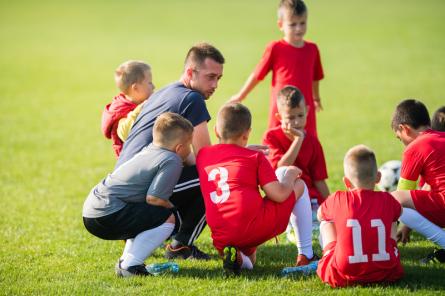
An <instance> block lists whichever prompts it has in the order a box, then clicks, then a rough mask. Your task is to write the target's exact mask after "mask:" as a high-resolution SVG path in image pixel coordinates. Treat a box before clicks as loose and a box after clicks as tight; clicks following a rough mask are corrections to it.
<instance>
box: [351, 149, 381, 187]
mask: <svg viewBox="0 0 445 296" xmlns="http://www.w3.org/2000/svg"><path fill="white" fill-rule="evenodd" d="M343 166H344V171H345V176H346V177H347V178H349V179H350V180H351V182H353V183H354V185H356V186H359V185H363V184H373V183H374V182H375V180H376V177H377V161H376V158H375V154H374V151H372V150H371V149H370V148H369V147H367V146H365V145H357V146H354V147H352V148H351V149H349V150H348V152H346V155H345V158H344V161H343Z"/></svg>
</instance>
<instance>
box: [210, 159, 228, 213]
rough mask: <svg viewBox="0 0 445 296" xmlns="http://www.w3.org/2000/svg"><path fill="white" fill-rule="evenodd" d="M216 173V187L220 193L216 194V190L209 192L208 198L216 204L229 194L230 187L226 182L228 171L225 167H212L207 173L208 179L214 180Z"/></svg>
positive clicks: (225, 198)
mask: <svg viewBox="0 0 445 296" xmlns="http://www.w3.org/2000/svg"><path fill="white" fill-rule="evenodd" d="M218 175H219V181H218V184H217V186H218V189H219V190H220V191H221V194H220V195H218V192H216V191H213V192H210V199H211V200H212V201H213V202H214V203H216V204H218V203H223V202H225V201H226V200H227V199H228V198H229V196H230V188H229V184H227V179H228V177H229V172H228V171H227V169H226V168H223V167H217V168H214V169H213V170H211V171H210V173H209V181H215V180H216V176H218Z"/></svg>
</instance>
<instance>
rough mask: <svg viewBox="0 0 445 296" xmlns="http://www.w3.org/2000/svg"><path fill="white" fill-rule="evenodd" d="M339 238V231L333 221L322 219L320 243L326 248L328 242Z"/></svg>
mask: <svg viewBox="0 0 445 296" xmlns="http://www.w3.org/2000/svg"><path fill="white" fill-rule="evenodd" d="M336 240H337V231H336V230H335V224H334V223H333V222H327V221H321V223H320V245H321V248H322V249H324V247H326V246H327V245H328V244H330V243H331V242H333V241H336Z"/></svg>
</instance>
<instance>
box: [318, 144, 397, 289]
mask: <svg viewBox="0 0 445 296" xmlns="http://www.w3.org/2000/svg"><path fill="white" fill-rule="evenodd" d="M344 172H345V176H344V178H343V182H344V183H345V185H346V188H347V189H348V191H337V192H335V193H334V194H332V195H331V196H329V197H328V198H327V199H326V201H325V202H324V203H323V204H322V205H321V206H320V208H319V210H318V219H319V220H320V221H321V224H320V233H321V241H322V247H323V257H322V258H321V259H320V261H319V263H318V269H317V274H318V276H319V277H320V278H321V280H322V281H323V282H325V283H328V284H329V285H331V286H332V287H343V286H350V285H356V284H367V283H375V282H393V281H396V280H398V279H400V278H401V277H402V276H403V268H402V266H401V264H400V256H399V251H398V249H397V243H396V241H395V238H396V229H397V223H396V222H397V219H398V218H399V216H400V214H401V211H402V207H401V206H400V204H399V203H398V202H397V200H395V199H394V198H393V197H392V196H391V194H389V193H387V192H380V191H374V186H375V184H376V183H377V182H378V181H379V179H380V173H379V172H378V171H377V163H376V159H375V155H374V152H373V151H372V150H370V149H369V148H368V147H366V146H364V145H358V146H355V147H352V148H351V149H350V150H349V151H348V152H347V153H346V156H345V159H344Z"/></svg>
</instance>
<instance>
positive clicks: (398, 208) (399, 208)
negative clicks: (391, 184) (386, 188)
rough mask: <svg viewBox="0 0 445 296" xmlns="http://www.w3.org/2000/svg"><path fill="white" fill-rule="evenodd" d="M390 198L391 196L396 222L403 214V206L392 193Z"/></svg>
mask: <svg viewBox="0 0 445 296" xmlns="http://www.w3.org/2000/svg"><path fill="white" fill-rule="evenodd" d="M390 198H391V205H392V209H393V213H394V220H393V222H396V221H397V220H399V217H400V215H401V214H402V206H401V205H400V203H399V202H398V201H397V200H396V199H395V198H394V197H393V196H392V195H390Z"/></svg>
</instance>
